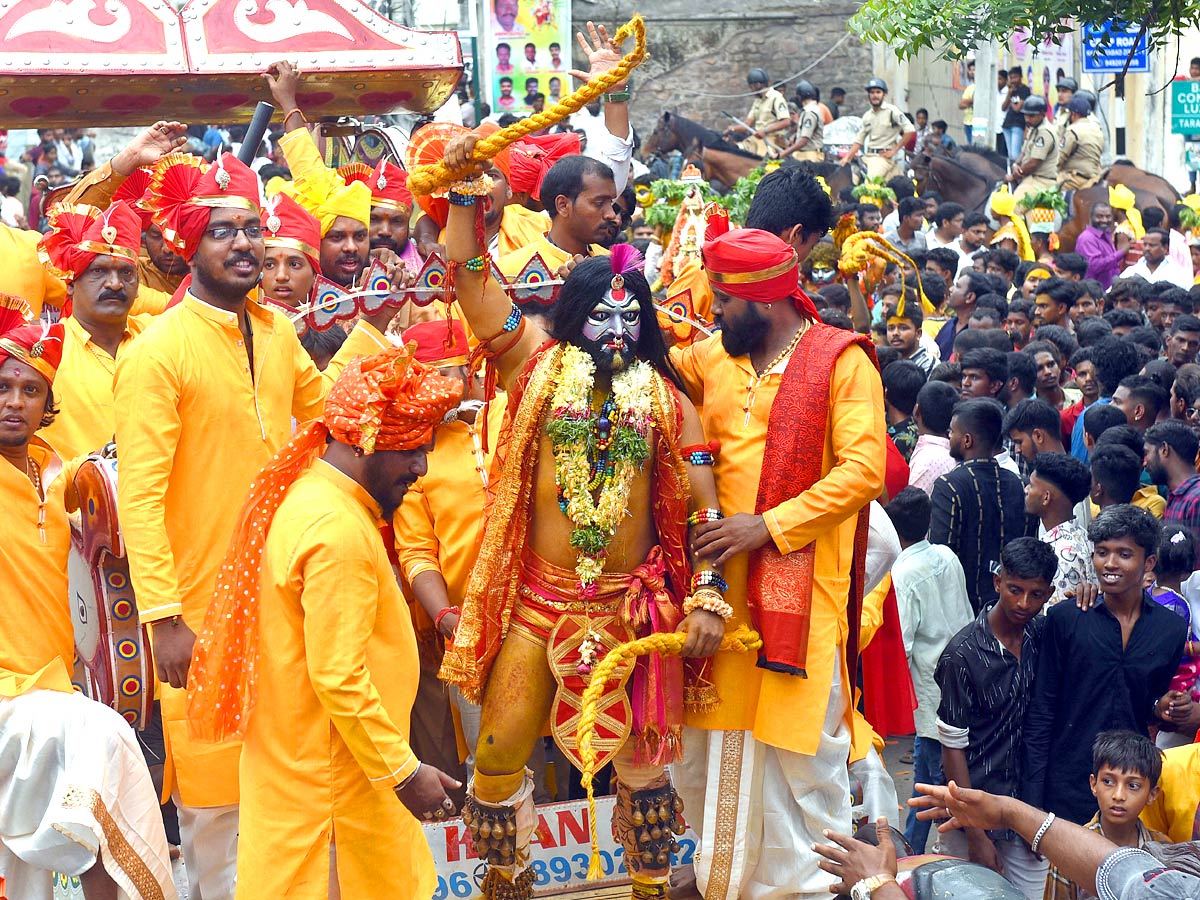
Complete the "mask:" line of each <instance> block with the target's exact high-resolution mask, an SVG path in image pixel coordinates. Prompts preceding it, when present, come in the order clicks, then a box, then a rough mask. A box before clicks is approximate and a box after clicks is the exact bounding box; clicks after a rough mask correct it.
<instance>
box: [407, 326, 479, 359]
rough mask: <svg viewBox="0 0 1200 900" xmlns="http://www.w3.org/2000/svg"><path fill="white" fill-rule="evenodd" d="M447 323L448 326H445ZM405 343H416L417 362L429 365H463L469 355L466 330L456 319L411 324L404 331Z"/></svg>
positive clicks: (415, 354)
mask: <svg viewBox="0 0 1200 900" xmlns="http://www.w3.org/2000/svg"><path fill="white" fill-rule="evenodd" d="M447 324H449V327H448V328H447ZM404 343H405V344H410V345H411V344H416V349H415V352H414V356H415V357H416V360H417V362H423V363H426V364H428V365H431V366H439V367H441V366H465V365H466V364H467V360H468V358H469V357H470V356H471V347H470V345H469V344H468V343H467V330H466V329H465V328H464V327H463V323H462V322H460V321H459V320H458V319H451V320H450V321H449V323H447V322H444V321H441V320H436V321H430V322H421V323H419V324H417V325H413V326H412V327H411V328H408V329H406V330H405V332H404Z"/></svg>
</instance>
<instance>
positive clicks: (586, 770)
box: [579, 625, 762, 881]
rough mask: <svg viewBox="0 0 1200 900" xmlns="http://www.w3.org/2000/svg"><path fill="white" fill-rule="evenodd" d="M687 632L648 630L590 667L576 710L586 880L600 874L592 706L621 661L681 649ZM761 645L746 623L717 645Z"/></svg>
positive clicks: (746, 649)
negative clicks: (587, 850) (588, 853)
mask: <svg viewBox="0 0 1200 900" xmlns="http://www.w3.org/2000/svg"><path fill="white" fill-rule="evenodd" d="M686 638H687V635H686V634H684V633H683V632H681V631H667V632H663V633H661V634H651V635H648V636H647V637H644V638H640V639H638V640H636V641H630V642H629V643H627V644H621V645H620V646H619V647H614V648H613V649H612V650H610V651H609V652H608V653H607V654H606V655H605V657H604V659H602V660H600V662H599V663H598V664H597V665H596V666H595V668H593V669H592V675H591V680H590V681H589V682H588V686H587V689H586V690H585V691H584V692H583V702H582V704H581V705H580V711H579V758H580V760H581V761H582V762H583V770H582V772H581V773H580V774H581V776H582V778H583V784H584V787H586V788H587V800H588V830H589V831H590V833H591V838H592V859H591V862H590V863H589V864H588V873H587V879H588V881H595V880H597V879H598V878H600V877H602V875H603V870H602V868H601V864H600V836H599V835H598V834H597V832H596V793H595V788H594V785H593V784H592V781H593V780H594V779H595V777H596V757H597V753H596V751H595V750H593V749H592V739H593V738H594V737H595V735H596V715H597V713H596V707H597V705H598V704H599V702H600V695H601V694H603V693H604V686H605V684H606V683H607V682H608V680H609V679H610V678H612V676H613V672H615V671H616V670H617V669H618V668H619V667H620V666H621V665H622V664H623V663H624V662H626V661H627V660H630V659H633V658H635V657H638V656H646V655H648V654H650V653H662V654H664V655H675V654H678V653H679V652H680V651H681V650H682V649H683V642H684V640H685V639H686ZM760 647H762V638H761V637H759V635H758V632H757V631H755V630H754V629H752V628H750V627H749V626H747V625H739V626H738V627H737V629H736V630H735V631H733V632H732V633H730V634H726V635H725V637H724V638H722V639H721V649H722V650H731V651H733V652H734V653H750V652H751V651H755V650H758V649H759V648H760Z"/></svg>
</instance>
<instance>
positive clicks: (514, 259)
mask: <svg viewBox="0 0 1200 900" xmlns="http://www.w3.org/2000/svg"><path fill="white" fill-rule="evenodd" d="M547 221H549V220H547ZM543 227H544V226H543ZM535 253H536V254H538V255H539V256H541V258H542V262H544V263H545V264H546V266H547V268H549V269H550V272H551V274H553V273H554V270H555V269H557V268H558V267H559V266H561V265H563V264H564V263H567V262H569V261H570V260H571V254H570V253H568V252H567V251H566V250H560V249H559V248H558V247H556V246H554V245H553V244H552V243H550V240H549V239H548V238H547V237H546V235H545V234H544V233H543V234H542V236H541V237H539V238H538V239H537V240H535V241H533V242H531V243H528V244H526V245H525V246H524V247H522V248H521V249H520V250H514V251H513V252H512V253H509V254H506V255H504V256H501V257H500V258H499V259H498V260H496V266H497V268H499V269H500V271H501V272H502V273H503V274H504V277H505V278H515V277H516V276H517V275H519V274H520V272H521V270H522V269H523V268H525V264H526V263H527V262H529V261H530V260H531V259H533V255H534V254H535ZM588 256H608V251H607V250H605V249H604V248H603V247H601V246H600V245H599V244H592V245H590V246H589V247H588Z"/></svg>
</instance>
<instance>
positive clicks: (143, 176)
mask: <svg viewBox="0 0 1200 900" xmlns="http://www.w3.org/2000/svg"><path fill="white" fill-rule="evenodd" d="M153 174H154V170H153V169H152V168H150V167H148V166H142V167H141V168H140V169H134V170H133V172H132V174H130V176H129V177H128V178H126V179H125V180H124V181H123V182H121V186H120V187H119V188H117V189H116V190H115V191H113V195H112V198H113V200H114V201H116V200H128V201H129V204H130V206H132V207H133V211H134V212H135V213H137V214H138V217H139V218H140V219H141V220H142V231H146V230H147V229H148V228H149V227H150V226H151V225H152V224H153V221H152V219H151V217H150V207H148V206H146V205H145V204H146V203H147V202H148V201H149V200H150V176H151V175H153Z"/></svg>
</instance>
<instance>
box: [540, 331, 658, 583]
mask: <svg viewBox="0 0 1200 900" xmlns="http://www.w3.org/2000/svg"><path fill="white" fill-rule="evenodd" d="M595 377H596V364H595V362H594V361H593V360H592V358H591V357H590V356H589V355H588V354H587V353H585V352H584V351H583V350H581V349H580V348H579V347H576V346H574V345H567V346H566V347H565V348H564V349H563V355H562V368H561V371H560V374H559V379H558V384H557V386H556V387H555V390H554V397H553V398H552V400H551V414H550V421H549V423H547V425H546V433H547V435H548V436H549V437H550V443H551V446H552V447H553V451H554V479H555V484H556V485H557V487H558V502H559V507H560V508H561V509H562V511H563V513H564V514H565V515H566V516H567V518H568V519H570V520H571V522H572V524H573V525H574V526H575V527H574V529H573V530H572V531H571V546H572V547H574V548H575V550H576V552H577V553H578V562H577V564H576V566H575V572H576V574H578V575H579V584H580V593H581V594H582V595H583V596H584V597H587V596H589V595H590V594H593V593H595V582H596V579H597V578H599V577H600V574H601V572H603V570H604V558H605V555H606V553H607V551H608V545H609V542H610V541H611V540H612V537H613V535H614V534H615V533H616V530H617V525H619V524H620V521H621V518H622V516H624V515H625V513H626V510H627V508H628V505H629V492H630V489H631V488H632V486H633V479H634V477H635V476H636V475H637V473H638V471H639V470H640V469H641V466H642V463H644V462H645V461H646V460H647V459H649V458H650V444H649V440H648V435H649V433H650V417H651V408H650V401H651V396H652V389H653V383H654V381H653V379H654V369H653V368H652V367H651V366H650V365H649V364H647V363H645V362H642V361H638V362H635V363H633V364H632V365H630V366H628V367H627V368H625V369H623V370H622V371H620V372H618V373H617V374H616V375H615V376H614V377H613V383H612V396H611V397H609V398H608V399H607V400H606V401H605V403H604V405H603V407H602V408H601V410H600V413H599V414H595V413H593V412H592V391H593V388H594V386H595Z"/></svg>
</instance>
